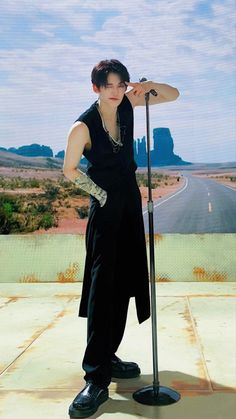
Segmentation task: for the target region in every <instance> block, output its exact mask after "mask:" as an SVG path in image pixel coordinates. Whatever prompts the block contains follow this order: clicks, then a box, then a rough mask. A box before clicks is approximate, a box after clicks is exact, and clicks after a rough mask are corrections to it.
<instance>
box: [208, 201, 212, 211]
mask: <svg viewBox="0 0 236 419" xmlns="http://www.w3.org/2000/svg"><path fill="white" fill-rule="evenodd" d="M208 211H209V212H212V206H211V203H210V202H208Z"/></svg>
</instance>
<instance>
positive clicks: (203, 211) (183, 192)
mask: <svg viewBox="0 0 236 419" xmlns="http://www.w3.org/2000/svg"><path fill="white" fill-rule="evenodd" d="M182 175H183V177H184V180H185V183H184V185H183V187H182V188H181V189H180V190H179V191H177V192H175V193H173V194H172V195H170V196H166V197H163V198H161V199H159V200H157V201H155V202H154V216H153V219H154V232H155V233H236V189H233V188H231V187H229V186H224V185H222V184H219V183H217V182H215V181H214V180H211V179H206V178H200V177H196V176H192V175H191V174H190V173H187V172H183V173H182ZM143 216H144V225H145V231H146V232H147V233H148V212H147V209H144V211H143Z"/></svg>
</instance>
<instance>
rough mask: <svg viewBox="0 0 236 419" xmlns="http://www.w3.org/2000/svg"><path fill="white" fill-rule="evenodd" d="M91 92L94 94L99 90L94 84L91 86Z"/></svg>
mask: <svg viewBox="0 0 236 419" xmlns="http://www.w3.org/2000/svg"><path fill="white" fill-rule="evenodd" d="M93 91H94V93H99V88H98V87H97V86H96V84H93Z"/></svg>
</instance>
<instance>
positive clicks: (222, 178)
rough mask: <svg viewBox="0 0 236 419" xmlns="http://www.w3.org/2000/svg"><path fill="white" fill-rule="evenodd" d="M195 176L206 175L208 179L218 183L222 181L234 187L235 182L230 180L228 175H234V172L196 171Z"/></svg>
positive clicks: (235, 187)
mask: <svg viewBox="0 0 236 419" xmlns="http://www.w3.org/2000/svg"><path fill="white" fill-rule="evenodd" d="M195 176H199V177H206V178H208V179H212V180H215V181H216V182H218V183H222V184H223V185H226V186H230V187H231V188H233V189H236V182H231V180H230V179H229V177H230V176H233V177H236V172H227V173H214V174H213V173H211V174H207V173H198V174H195Z"/></svg>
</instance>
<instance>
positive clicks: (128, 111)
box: [75, 95, 137, 190]
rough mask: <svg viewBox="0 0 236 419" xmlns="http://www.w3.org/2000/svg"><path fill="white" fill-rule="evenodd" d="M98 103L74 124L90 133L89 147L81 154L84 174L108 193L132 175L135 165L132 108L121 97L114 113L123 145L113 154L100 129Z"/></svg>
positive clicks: (128, 102) (106, 136) (101, 126)
mask: <svg viewBox="0 0 236 419" xmlns="http://www.w3.org/2000/svg"><path fill="white" fill-rule="evenodd" d="M96 104H97V101H96V102H94V103H93V104H92V105H91V106H90V108H89V109H87V110H86V111H85V112H84V113H82V114H81V115H80V116H79V117H78V118H77V119H76V121H75V122H77V121H82V122H84V123H85V124H86V125H87V127H88V129H89V133H90V138H91V144H92V146H91V148H90V150H86V149H84V152H83V155H84V156H85V157H86V159H87V160H88V165H87V175H88V176H89V177H90V178H91V179H92V180H93V181H94V182H95V183H96V184H97V185H99V186H100V187H101V188H104V189H105V190H109V189H110V188H115V187H116V186H117V187H119V186H122V185H124V183H125V182H126V181H127V176H130V175H131V176H132V175H133V176H134V177H135V171H136V169H137V164H136V162H135V160H134V150H133V144H134V135H133V122H134V116H133V108H132V105H131V103H130V101H129V99H128V98H127V97H126V95H124V97H123V100H122V102H121V103H120V105H119V106H118V108H117V110H118V113H119V119H120V130H121V139H122V142H123V146H122V147H119V151H118V152H114V151H113V147H112V144H111V142H110V140H109V138H108V134H107V133H106V131H105V130H104V128H103V125H102V119H101V116H100V114H99V111H98V109H97V105H96Z"/></svg>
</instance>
